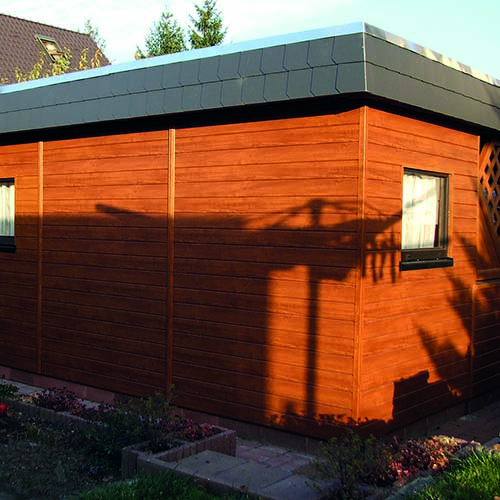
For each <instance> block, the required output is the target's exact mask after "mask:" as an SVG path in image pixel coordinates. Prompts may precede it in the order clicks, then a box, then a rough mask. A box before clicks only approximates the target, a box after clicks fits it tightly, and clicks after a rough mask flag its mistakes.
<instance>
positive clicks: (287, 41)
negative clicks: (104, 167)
mask: <svg viewBox="0 0 500 500" xmlns="http://www.w3.org/2000/svg"><path fill="white" fill-rule="evenodd" d="M499 85H500V82H499V81H497V80H494V79H493V78H491V77H488V76H487V75H484V74H481V73H478V72H475V71H473V70H472V69H471V68H469V67H467V66H463V65H461V64H460V63H457V62H456V61H453V60H451V59H448V58H446V57H444V56H441V55H439V54H437V53H435V52H432V51H430V50H428V49H425V48H423V47H420V46H418V45H414V44H411V43H410V42H408V41H406V40H403V39H401V38H398V37H396V36H394V35H392V34H390V33H387V32H385V31H382V30H380V29H378V28H376V27H374V26H371V25H368V24H365V23H355V24H350V25H346V26H340V27H332V28H327V29H322V30H314V31H309V32H303V33H296V34H292V35H286V36H280V37H273V38H267V39H262V40H256V41H252V42H245V43H238V44H229V45H224V46H218V47H211V48H207V49H199V50H192V51H187V52H181V53H178V54H171V55H167V56H160V57H155V58H151V59H145V60H139V61H134V62H131V63H127V64H121V65H113V66H105V67H102V68H97V69H93V70H88V71H81V72H76V73H70V74H65V75H60V76H56V77H51V78H46V79H43V80H34V81H31V82H24V83H20V84H14V85H5V86H0V134H6V133H14V132H22V131H35V130H42V129H50V128H54V127H66V126H73V125H83V124H86V123H97V122H108V121H113V120H127V119H135V118H145V117H150V116H159V115H172V114H178V113H185V112H191V111H202V110H217V109H222V108H235V107H239V106H247V105H253V104H264V103H271V102H287V101H294V100H299V99H300V100H303V99H315V98H318V97H324V96H334V95H358V94H360V93H361V94H366V95H367V96H373V97H377V98H382V99H385V100H388V101H391V102H396V103H400V104H401V105H404V106H411V107H415V108H419V109H422V110H425V111H430V112H432V113H437V114H439V115H442V116H446V117H448V118H452V119H456V120H460V121H463V122H467V123H470V124H472V125H475V126H479V127H486V128H488V129H494V130H500V113H499V111H500V86H499Z"/></svg>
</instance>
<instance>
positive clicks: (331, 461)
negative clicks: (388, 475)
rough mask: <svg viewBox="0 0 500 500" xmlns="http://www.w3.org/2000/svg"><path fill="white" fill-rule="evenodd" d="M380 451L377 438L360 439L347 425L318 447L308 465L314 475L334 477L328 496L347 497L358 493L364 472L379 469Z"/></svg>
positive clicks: (366, 474) (369, 472)
mask: <svg viewBox="0 0 500 500" xmlns="http://www.w3.org/2000/svg"><path fill="white" fill-rule="evenodd" d="M384 454H385V449H384V446H383V443H382V442H381V441H379V440H377V439H376V438H375V437H373V436H370V437H368V438H366V439H363V438H362V437H361V436H359V434H357V433H355V432H354V431H353V430H351V429H347V430H346V431H345V434H344V436H343V437H342V438H332V439H330V441H328V442H327V443H325V444H324V445H323V446H322V447H321V448H320V450H319V454H318V458H316V459H315V460H313V463H312V465H313V468H314V471H315V477H316V478H317V479H322V480H329V481H332V480H333V481H335V482H334V485H333V486H331V487H330V489H329V491H328V498H332V499H333V498H334V499H342V500H351V499H356V498H360V497H361V496H362V493H361V492H360V491H359V486H360V485H361V484H362V483H363V482H364V479H365V478H366V477H367V476H370V475H372V476H377V475H379V474H381V473H382V470H381V467H383V465H382V464H383V463H384V462H385V460H381V457H383V456H384Z"/></svg>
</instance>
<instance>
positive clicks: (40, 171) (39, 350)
mask: <svg viewBox="0 0 500 500" xmlns="http://www.w3.org/2000/svg"><path fill="white" fill-rule="evenodd" d="M43 146H44V143H43V142H42V141H40V142H39V143H38V234H37V237H38V264H37V274H38V280H37V371H38V373H42V320H43V317H42V297H43V296H42V290H43V274H42V271H43V261H42V250H43V160H44V148H43Z"/></svg>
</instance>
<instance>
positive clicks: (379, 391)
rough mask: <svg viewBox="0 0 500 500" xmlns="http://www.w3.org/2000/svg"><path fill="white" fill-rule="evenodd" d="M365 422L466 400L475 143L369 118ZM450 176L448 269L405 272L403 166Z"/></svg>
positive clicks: (404, 417) (398, 418) (443, 131)
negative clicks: (402, 262) (401, 266)
mask: <svg viewBox="0 0 500 500" xmlns="http://www.w3.org/2000/svg"><path fill="white" fill-rule="evenodd" d="M366 134H367V135H366V144H367V146H366V148H367V149H366V156H367V165H366V188H365V193H366V195H365V203H366V209H365V227H366V233H365V245H364V248H365V257H364V268H363V269H364V272H363V278H362V279H363V290H364V293H363V296H364V304H363V306H362V311H363V312H362V314H363V330H362V337H361V346H362V347H361V351H362V357H361V367H362V368H361V370H362V373H361V388H360V401H361V407H360V415H359V417H360V418H368V419H370V420H373V421H375V422H376V421H377V420H380V421H383V422H392V425H396V426H397V425H402V424H405V423H407V422H409V421H412V420H415V418H418V417H419V416H424V415H429V414H431V413H432V412H434V411H438V410H442V409H443V408H445V407H446V406H449V405H450V404H452V403H453V402H454V401H456V400H460V399H463V398H465V397H467V396H469V390H470V382H471V376H470V365H471V357H470V356H471V343H472V339H471V336H472V290H473V287H474V285H475V280H476V269H475V261H476V249H475V244H476V235H477V224H478V221H477V213H478V205H477V193H476V186H477V161H478V147H479V144H478V138H477V136H473V135H468V134H466V133H462V132H458V131H454V130H450V129H447V128H443V127H439V126H436V125H431V124H428V123H424V122H421V121H417V120H413V119H409V118H404V117H401V116H397V115H393V114H389V113H385V112H382V111H377V110H373V109H369V110H368V119H367V129H366ZM404 167H411V168H416V169H422V170H427V171H433V172H441V173H445V174H448V175H449V176H450V177H449V185H450V204H449V205H450V206H449V212H450V213H449V234H450V241H449V256H451V257H453V259H454V265H453V267H451V268H445V269H428V270H412V271H403V272H401V271H400V270H399V261H400V247H401V211H402V205H401V200H402V178H403V168H404Z"/></svg>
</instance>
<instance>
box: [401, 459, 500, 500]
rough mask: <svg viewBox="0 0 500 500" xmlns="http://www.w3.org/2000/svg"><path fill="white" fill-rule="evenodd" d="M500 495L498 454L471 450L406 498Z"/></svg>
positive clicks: (474, 499)
mask: <svg viewBox="0 0 500 500" xmlns="http://www.w3.org/2000/svg"><path fill="white" fill-rule="evenodd" d="M498 496H500V455H497V454H492V453H489V452H485V451H479V452H477V451H473V452H471V453H470V454H469V455H468V456H467V457H465V458H464V459H458V458H456V459H454V460H453V461H452V462H451V463H450V467H449V469H447V470H446V471H444V472H443V473H442V474H440V475H438V476H436V477H435V478H433V481H432V482H431V483H430V484H428V485H426V486H425V487H424V488H423V489H421V490H420V491H417V492H414V493H411V494H409V495H407V496H406V497H405V498H407V499H408V500H441V499H443V500H444V499H453V500H483V499H493V498H497V497H498Z"/></svg>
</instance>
